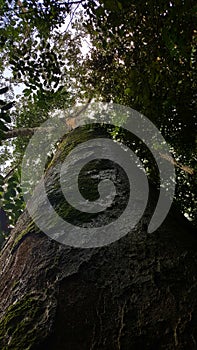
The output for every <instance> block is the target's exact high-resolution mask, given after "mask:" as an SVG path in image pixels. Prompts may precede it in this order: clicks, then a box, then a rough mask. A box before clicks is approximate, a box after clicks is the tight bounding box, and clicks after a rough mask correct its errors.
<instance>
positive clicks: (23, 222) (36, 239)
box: [0, 129, 197, 350]
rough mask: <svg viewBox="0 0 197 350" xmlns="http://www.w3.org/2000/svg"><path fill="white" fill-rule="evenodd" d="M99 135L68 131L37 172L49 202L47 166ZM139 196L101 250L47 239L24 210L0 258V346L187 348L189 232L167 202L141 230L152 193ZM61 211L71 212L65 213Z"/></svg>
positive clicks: (191, 302) (192, 258)
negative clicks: (116, 236)
mask: <svg viewBox="0 0 197 350" xmlns="http://www.w3.org/2000/svg"><path fill="white" fill-rule="evenodd" d="M99 133H100V131H99V130H96V131H95V130H94V131H92V130H87V129H84V130H82V131H80V133H79V132H78V131H77V130H75V131H74V132H71V133H70V135H68V136H67V139H65V140H64V141H63V142H62V145H61V147H60V148H59V150H58V152H57V154H56V157H55V159H54V160H53V162H52V164H51V166H50V168H49V169H48V170H47V172H46V177H45V180H46V181H45V183H46V188H47V191H48V194H49V196H50V200H51V201H52V202H53V206H54V208H59V209H61V203H62V198H61V196H60V193H59V187H58V186H56V185H57V184H56V181H57V178H56V176H55V175H54V174H55V170H54V169H55V168H56V167H57V165H58V164H60V163H61V162H62V161H63V160H62V159H63V155H64V154H65V153H66V150H67V149H68V148H69V149H70V147H71V145H73V146H75V145H76V144H77V143H79V141H80V140H83V141H84V140H85V139H87V138H88V137H90V138H92V137H95V135H96V136H97V137H99ZM100 136H102V135H100ZM84 152H85V151H84ZM99 166H100V163H98V168H99ZM108 167H109V168H110V171H111V172H112V174H113V178H114V181H115V183H116V182H117V183H119V184H120V186H122V187H121V191H120V193H119V196H118V197H117V199H116V204H122V203H124V201H125V198H126V196H127V192H126V191H127V190H126V187H125V183H124V176H123V174H122V173H121V172H117V169H116V168H115V165H114V167H113V165H112V166H111V164H110V163H105V167H104V169H103V168H102V172H101V174H102V175H101V174H100V173H99V176H100V178H101V176H103V172H106V173H107V172H108V171H109V169H108ZM90 173H91V170H90ZM92 173H93V170H92ZM83 176H84V177H83ZM86 177H87V174H85V175H82V178H81V183H82V184H83V181H84V183H86V180H87V179H86ZM85 186H87V192H88V193H89V195H90V196H91V194H92V196H93V197H94V195H95V193H91V188H90V187H88V186H90V185H87V184H86V185H85ZM149 197H150V198H149V199H150V200H149V204H148V206H147V209H146V212H145V214H144V216H143V218H142V219H141V220H140V222H139V224H138V225H137V227H136V228H135V229H133V230H130V232H129V233H128V234H127V235H126V236H125V237H123V238H121V239H120V240H118V241H115V242H114V243H112V244H110V245H108V246H104V247H101V248H92V249H82V248H73V247H69V246H65V245H62V244H60V243H57V242H56V241H54V240H52V239H50V238H49V237H48V236H46V235H45V234H44V233H42V232H40V231H39V229H38V228H37V227H36V225H35V224H34V223H33V222H32V219H31V218H30V217H29V215H28V213H27V212H24V214H23V215H22V216H21V217H20V219H19V221H18V223H17V226H16V228H15V229H14V230H13V231H12V233H11V236H10V239H9V241H8V242H7V244H6V245H5V246H4V248H3V250H2V252H1V257H0V272H1V279H0V316H1V320H0V348H1V349H3V350H7V349H13V350H19V349H20V350H25V349H35V350H45V349H47V350H54V349H57V350H58V349H59V350H78V349H80V350H90V349H92V350H93V349H94V350H119V349H121V350H136V349H150V350H153V349H155V350H158V349H165V350H172V349H190V350H191V349H196V344H197V300H196V295H197V284H196V268H197V253H196V247H197V236H196V234H195V232H194V230H193V228H192V226H191V225H190V223H189V222H188V221H187V220H186V219H185V218H184V217H183V216H182V215H181V214H179V213H178V212H177V210H176V209H175V208H174V207H172V209H171V211H170V213H169V215H168V217H167V218H166V220H165V222H164V223H163V224H162V226H161V227H160V228H159V229H158V230H157V231H155V232H154V233H151V234H150V233H147V226H148V222H149V220H150V217H151V215H152V212H153V210H154V206H155V203H156V200H157V193H156V191H155V189H154V188H153V187H151V191H150V196H149ZM39 205H40V204H39V203H38V207H39ZM41 210H42V208H40V211H41ZM116 214H117V212H116V206H114V209H112V210H111V211H108V212H107V213H103V212H102V213H100V214H98V217H99V220H100V222H101V221H102V222H105V220H106V218H107V217H110V216H111V218H113V215H116ZM69 215H70V216H69V218H70V220H72V219H73V217H74V219H75V220H76V221H77V220H78V219H81V217H79V218H78V217H77V215H76V213H72V211H71V212H69ZM67 216H68V211H66V214H65V218H66V217H67ZM98 217H94V218H93V219H91V220H92V222H93V223H94V221H95V222H96V220H98ZM100 229H101V230H102V226H101V227H100Z"/></svg>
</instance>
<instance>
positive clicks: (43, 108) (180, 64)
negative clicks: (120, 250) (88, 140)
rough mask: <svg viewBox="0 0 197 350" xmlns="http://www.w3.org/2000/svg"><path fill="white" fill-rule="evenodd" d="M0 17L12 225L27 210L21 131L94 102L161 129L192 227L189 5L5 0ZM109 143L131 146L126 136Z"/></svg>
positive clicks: (192, 6)
mask: <svg viewBox="0 0 197 350" xmlns="http://www.w3.org/2000/svg"><path fill="white" fill-rule="evenodd" d="M0 13H1V20H0V28H1V34H0V41H1V47H0V57H1V62H0V70H1V72H0V74H1V77H2V82H1V86H0V99H1V100H0V107H1V115H0V137H1V150H0V157H1V170H2V175H1V177H0V197H1V198H0V199H1V207H2V208H3V210H4V211H5V212H6V213H7V215H8V216H9V220H10V224H11V225H15V222H16V220H17V218H18V216H19V215H20V213H21V212H22V210H23V208H24V203H23V198H22V196H21V190H20V165H21V161H22V157H23V154H24V151H25V147H26V145H27V143H28V140H29V137H30V134H31V133H30V134H29V135H28V133H27V129H28V128H32V129H33V128H35V127H39V126H40V125H41V124H42V123H43V121H45V120H47V118H48V117H49V115H51V114H52V113H53V112H54V111H61V110H64V109H65V108H67V107H70V106H73V105H74V104H75V103H76V102H83V101H84V100H86V99H87V98H89V97H90V96H92V97H93V98H94V99H95V100H96V99H98V100H103V101H112V102H115V103H119V104H123V105H127V106H130V107H131V108H133V109H136V110H137V111H139V112H141V113H143V114H144V115H145V116H146V117H148V118H149V119H150V120H151V121H152V122H153V123H154V124H155V125H156V126H157V128H158V129H159V130H160V131H161V133H162V135H163V136H164V137H165V139H166V141H167V142H168V143H169V145H170V148H171V151H172V155H173V157H174V165H175V167H176V170H177V188H176V197H175V199H176V202H177V204H178V206H179V208H180V209H181V211H182V212H183V213H186V214H187V215H188V216H189V217H190V218H191V219H192V220H193V223H194V224H196V219H197V216H196V214H197V213H196V208H195V190H196V185H197V183H196V181H197V180H196V170H197V165H196V164H197V159H196V144H197V143H196V33H197V31H196V27H195V25H196V3H195V1H194V0H191V1H187V0H177V1H173V0H172V1H164V0H160V1H158V2H155V1H153V0H147V1H142V0H140V1H135V0H134V1H128V0H120V1H117V0H114V1H112V0H103V1H102V0H100V1H92V0H91V1H90V0H85V1H83V0H81V1H69V0H67V1H54V0H43V1H35V0H27V1H19V0H15V1H8V0H1V1H0ZM84 43H88V49H87V47H86V51H88V52H87V54H84V53H83V49H84V45H85V44H84ZM86 46H87V45H86ZM8 72H9V74H8ZM19 88H20V91H22V92H21V93H18V92H17V91H19ZM17 95H18V96H17ZM13 130H14V134H13V133H12V131H13ZM17 130H18V131H17ZM25 130H26V132H25ZM113 132H114V131H113ZM10 135H12V136H13V135H14V136H15V137H14V138H13V137H12V138H11V136H10ZM113 135H115V136H114V137H115V138H117V139H120V140H121V141H122V142H131V143H132V141H131V140H130V141H127V140H126V138H127V136H128V135H126V134H125V132H124V130H121V129H119V130H117V129H116V130H115V133H114V134H113ZM135 147H136V149H135V151H136V153H138V154H139V156H141V157H142V158H143V159H145V158H146V156H147V154H146V152H145V153H144V152H143V147H142V145H141V144H140V143H139V142H137V141H136V142H135ZM151 166H153V167H154V164H153V161H152V160H150V161H149V163H148V172H149V173H150V176H151V171H150V168H151ZM153 173H154V171H153V172H152V177H154V176H153Z"/></svg>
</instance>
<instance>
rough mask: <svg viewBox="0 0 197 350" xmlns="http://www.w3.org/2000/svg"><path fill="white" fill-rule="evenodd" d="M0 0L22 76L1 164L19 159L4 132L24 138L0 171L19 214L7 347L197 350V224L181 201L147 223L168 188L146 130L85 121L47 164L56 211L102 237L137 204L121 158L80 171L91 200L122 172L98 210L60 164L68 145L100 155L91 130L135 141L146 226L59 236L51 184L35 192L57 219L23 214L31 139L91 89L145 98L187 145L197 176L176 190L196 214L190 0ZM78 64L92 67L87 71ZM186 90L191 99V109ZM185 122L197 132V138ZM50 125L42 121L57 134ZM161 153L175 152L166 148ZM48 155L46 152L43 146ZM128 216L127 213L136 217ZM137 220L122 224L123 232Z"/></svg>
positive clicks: (10, 253)
mask: <svg viewBox="0 0 197 350" xmlns="http://www.w3.org/2000/svg"><path fill="white" fill-rule="evenodd" d="M79 4H80V5H83V8H84V12H83V15H84V16H83V20H81V19H80V18H79V13H78V14H77V15H76V12H75V10H76V7H75V6H76V5H77V6H78V5H79ZM0 5H1V6H2V9H3V11H5V15H4V16H3V24H2V27H3V35H2V38H3V39H2V40H3V45H2V48H1V50H2V51H1V58H2V61H4V64H5V65H6V64H7V65H8V67H9V68H10V69H11V70H12V72H13V76H12V77H11V79H10V80H11V82H10V83H9V84H8V81H7V80H6V81H7V84H6V86H7V85H10V86H9V88H10V89H8V86H7V87H5V86H4V85H5V84H4V85H3V86H2V87H1V89H4V90H3V92H2V90H0V92H1V94H2V95H3V98H2V102H1V106H2V109H3V114H1V118H0V119H1V121H2V123H0V128H1V140H2V147H4V148H3V151H2V154H1V159H2V161H3V163H4V164H5V161H6V160H7V159H8V152H7V153H6V147H8V146H9V143H6V142H8V141H6V140H7V139H8V138H10V137H13V136H16V137H17V139H16V141H14V142H13V143H12V144H11V145H14V147H15V149H14V162H13V163H12V166H11V169H9V171H8V173H7V174H4V176H2V177H0V186H1V187H0V195H1V200H2V203H3V205H4V207H3V210H4V209H5V212H6V214H7V213H8V214H9V215H10V216H11V215H12V214H13V219H12V221H11V222H12V223H13V226H15V227H14V229H13V230H12V232H11V234H10V235H9V237H8V239H7V240H6V242H4V244H3V247H2V250H1V254H0V271H1V280H0V296H1V299H0V304H1V308H0V310H1V311H0V347H1V348H2V349H3V350H7V349H14V350H17V349H34V350H39V349H42V350H43V349H49V350H50V349H54V348H55V349H61V350H64V349H73V350H76V349H104V350H105V349H123V350H124V349H125V350H127V349H188V348H189V349H195V347H196V342H197V334H196V310H197V308H196V306H197V305H196V297H195V296H196V283H195V281H196V237H197V236H196V232H195V230H194V227H193V226H192V225H191V224H190V223H189V222H188V221H187V220H186V218H184V217H183V216H182V215H181V214H180V213H179V211H178V210H177V206H176V205H175V204H173V206H172V209H171V211H170V213H169V215H168V217H167V218H166V220H165V222H164V223H163V224H162V226H161V227H160V228H158V229H157V230H156V231H155V232H153V233H149V232H148V230H147V228H148V224H149V222H150V218H151V217H152V214H153V212H154V209H155V206H156V203H157V199H158V190H157V188H156V186H155V184H153V183H152V182H153V181H154V182H156V183H158V168H157V166H156V164H155V162H154V159H153V157H149V154H148V152H147V150H146V149H145V150H143V147H142V142H141V140H137V138H135V137H134V136H133V135H132V136H131V135H128V133H127V132H126V131H125V130H124V129H123V128H120V127H118V128H117V127H116V126H113V125H107V126H106V125H105V126H103V125H96V126H95V125H94V126H93V125H92V126H91V125H89V126H86V127H83V128H82V127H80V128H77V129H76V130H74V131H71V132H70V133H69V134H67V135H65V136H63V137H61V138H60V139H59V140H58V142H57V143H56V145H55V148H54V149H53V151H54V152H53V153H54V154H53V153H52V154H49V158H48V160H47V162H46V164H45V175H44V186H45V188H46V191H47V199H48V200H49V201H50V203H51V205H52V207H53V208H54V210H55V211H56V212H57V214H58V215H59V216H60V217H61V218H62V219H64V220H65V221H66V222H67V221H68V222H70V223H72V224H75V225H77V226H78V227H79V228H81V227H92V226H93V227H96V228H98V230H100V233H101V234H102V235H105V225H106V224H107V223H108V222H112V223H114V224H115V225H116V219H117V217H119V216H120V214H121V213H122V212H123V211H124V209H125V207H126V205H127V202H128V197H129V188H128V179H127V176H126V175H125V172H124V169H122V168H121V167H118V166H117V164H116V162H111V161H110V160H107V161H106V160H105V161H104V162H103V159H102V158H101V159H100V158H99V160H96V161H95V162H93V163H90V164H87V167H86V166H85V167H84V168H83V169H82V171H81V173H80V176H79V188H80V192H81V194H82V195H83V196H84V198H85V199H86V200H87V201H90V202H94V201H96V200H97V199H99V192H98V185H99V183H100V181H101V180H103V179H105V178H108V177H109V178H110V179H113V183H114V185H115V187H116V188H117V189H118V190H117V195H116V196H115V198H114V200H113V202H112V203H111V205H110V206H109V207H107V209H106V210H102V211H101V212H99V213H96V214H95V213H89V212H88V213H84V211H80V210H78V209H75V208H74V207H72V206H70V205H69V203H68V202H67V201H66V200H65V198H64V196H63V193H62V188H61V180H60V171H59V170H60V168H61V166H62V164H63V162H64V159H65V156H67V155H68V153H69V152H70V151H71V150H72V149H74V148H75V147H76V146H77V145H78V144H81V147H82V148H81V152H82V153H81V155H82V157H77V156H76V157H75V156H73V160H74V162H75V164H78V163H80V160H81V158H83V159H86V156H87V157H88V155H89V153H91V152H92V153H93V152H94V149H92V148H91V147H92V146H91V147H89V148H88V149H86V148H85V142H84V141H87V140H89V139H95V138H103V137H105V138H111V139H113V140H114V139H115V140H119V141H121V142H122V143H123V144H126V145H128V146H135V151H136V154H137V156H139V158H140V159H142V161H143V164H144V165H145V168H146V170H147V171H148V173H149V188H150V195H149V202H148V206H147V208H146V211H145V213H144V215H143V216H142V217H141V219H140V221H139V223H138V224H137V226H136V227H135V228H134V229H131V228H129V229H128V233H127V235H126V236H124V237H122V238H121V239H119V240H115V241H114V242H113V243H111V244H110V245H107V246H102V247H100V248H86V249H84V248H82V247H81V246H80V245H79V246H78V247H75V248H74V247H72V246H71V245H68V244H67V245H63V244H60V243H58V242H56V240H54V238H55V239H57V237H59V231H58V232H57V231H56V230H54V225H55V224H56V222H55V220H53V218H52V217H51V215H49V214H50V213H48V211H47V209H46V207H45V205H44V204H45V203H44V202H43V196H42V194H43V193H42V192H41V189H42V184H43V183H42V182H40V183H38V187H36V191H37V192H35V193H37V197H36V200H35V202H34V207H35V208H36V214H37V215H38V217H41V218H42V217H44V220H45V221H44V222H45V223H46V226H45V227H44V228H46V230H45V229H43V230H42V231H41V229H39V227H38V226H36V217H35V218H34V219H33V218H32V217H31V216H30V215H29V214H28V211H27V209H25V210H24V212H23V214H22V215H21V216H20V210H21V209H23V208H22V206H21V200H20V198H21V193H20V191H21V189H20V185H19V184H20V176H21V172H20V168H21V161H22V158H23V155H24V150H25V148H26V145H27V143H28V141H29V137H30V136H31V135H32V134H33V133H34V132H35V131H37V130H38V129H37V128H38V127H40V126H41V124H42V123H43V122H44V121H46V120H47V119H48V117H49V115H50V114H53V113H55V112H57V111H62V110H63V109H64V108H67V107H68V106H69V107H72V106H73V105H74V102H75V101H78V100H83V98H84V97H89V96H90V95H93V96H94V98H95V99H96V98H98V99H105V100H107V101H111V100H113V101H114V102H118V103H121V104H127V105H130V106H131V107H133V108H136V109H137V110H138V111H140V112H143V113H144V114H145V115H146V116H147V117H149V119H151V120H152V121H153V122H154V123H155V124H156V125H157V127H158V128H159V129H160V130H161V131H162V132H163V134H164V136H165V137H166V139H167V141H168V142H169V144H170V146H171V149H172V152H174V153H175V151H176V153H175V159H174V161H173V160H172V162H173V163H174V165H176V166H177V168H178V166H179V169H181V171H184V170H186V169H187V170H188V169H191V174H190V175H191V178H190V180H188V179H189V175H187V176H188V178H186V177H184V178H183V180H181V181H182V182H181V185H179V187H178V192H177V199H178V197H181V196H182V194H183V192H186V190H187V192H188V193H189V196H190V197H189V199H187V198H186V199H185V200H184V201H183V205H182V211H183V212H185V211H186V207H187V206H188V208H189V210H188V212H189V211H190V212H192V215H193V217H194V209H193V207H192V206H194V204H193V203H194V201H193V197H194V191H193V184H192V182H193V181H195V180H193V179H194V176H193V175H192V174H193V170H194V172H195V167H196V164H195V162H194V161H193V158H192V157H193V154H194V152H195V138H194V135H195V127H196V125H195V120H194V103H195V97H196V95H195V90H194V85H193V84H194V81H195V74H196V73H195V70H194V64H195V31H194V29H193V28H194V4H193V2H191V1H190V3H188V2H187V1H184V2H179V1H177V2H167V3H166V2H163V1H161V2H159V4H156V3H155V2H153V1H151V0H150V1H147V2H145V3H144V2H142V1H140V2H139V1H138V2H136V1H133V2H130V1H129V2H128V1H123V0H122V1H113V2H112V1H108V0H105V1H99V2H95V1H73V2H70V1H66V2H62V1H61V2H60V1H59V2H55V1H52V0H51V1H50V0H49V1H43V2H42V3H40V2H35V1H31V0H30V1H23V2H22V3H21V2H12V3H10V2H9V1H2V2H1V3H0ZM177 13H179V14H180V17H178V16H177ZM13 14H14V15H13ZM66 15H70V16H71V19H74V18H76V23H75V26H74V28H75V30H76V32H75V34H76V35H74V34H73V33H68V32H67V30H66V31H65V32H64V33H63V34H62V32H61V30H62V27H61V25H62V24H64V21H65V17H66ZM180 18H181V19H180ZM13 20H14V23H13ZM81 24H82V26H81ZM58 26H60V27H58ZM57 27H58V28H59V29H58V28H57ZM172 29H173V30H172ZM60 32H61V33H60ZM88 33H89V35H90V39H91V44H92V46H93V48H92V51H91V55H90V53H89V56H88V57H87V58H86V59H85V60H84V59H83V58H82V56H81V54H80V35H83V36H84V35H86V34H88ZM171 33H173V34H174V36H173V34H171ZM179 34H180V35H182V36H183V38H184V40H182V37H181V38H180V37H179ZM65 51H66V52H65ZM2 67H3V68H4V65H3V64H2ZM3 68H2V69H3ZM2 74H3V73H2ZM80 74H81V75H83V76H82V77H81V79H80V80H79V79H78V78H79V76H80ZM5 79H6V78H5ZM70 81H71V83H70ZM13 83H16V84H18V83H23V84H25V85H26V88H25V90H24V92H23V97H22V98H20V100H19V101H18V103H17V104H15V105H13V104H12V103H13V98H12V97H13V96H11V95H10V96H8V91H11V90H12V84H13ZM183 99H185V100H187V106H186V107H187V108H186V107H185V106H184V111H183V110H182V101H183ZM71 110H72V109H71ZM158 111H161V113H160V114H159V113H158ZM5 112H6V113H5ZM186 114H187V117H186ZM5 115H6V116H5ZM69 122H70V124H71V123H72V122H73V119H70V121H69ZM185 130H191V134H190V137H189V139H188V136H187V133H186V132H185ZM41 131H42V129H41ZM50 133H51V131H50V132H47V130H45V135H46V136H47V137H49V136H50ZM19 135H20V136H23V137H20V136H19ZM24 136H25V137H24ZM127 136H128V137H127ZM187 141H188V143H187ZM41 144H42V143H41ZM110 151H111V153H112V155H113V156H114V157H113V159H114V158H115V156H116V154H113V152H114V151H113V149H112V150H110ZM177 155H178V156H177ZM161 156H163V158H165V157H166V154H163V155H161ZM170 159H171V158H170ZM37 160H38V162H39V161H40V159H39V156H38V159H37ZM167 161H168V160H167ZM147 162H148V163H147ZM147 164H148V165H147ZM88 166H89V167H88ZM186 167H187V168H186ZM35 172H36V167H35ZM187 173H188V174H189V172H187ZM35 175H36V174H35ZM73 177H74V175H73V173H71V174H70V176H68V182H69V183H68V189H70V198H72V192H74V191H72V190H73V188H72V186H73V185H72V178H73ZM35 178H36V176H35ZM188 181H189V185H188V184H187V183H188ZM186 185H187V186H188V187H189V190H188V187H187V186H186ZM191 197H192V200H191ZM17 199H18V200H19V202H17ZM138 202H140V198H138V200H137V201H136V203H134V205H135V207H136V208H135V209H136V210H134V213H137V211H138V206H137V203H138ZM141 202H143V201H141ZM17 203H18V204H17ZM6 205H7V207H6ZM23 205H24V203H23ZM179 208H180V201H179ZM45 209H46V210H45ZM18 216H19V218H18ZM46 216H47V220H46ZM130 216H131V215H130V213H129V214H128V219H129V217H130ZM17 218H18V221H17V224H16V219H17ZM50 220H51V221H50ZM128 222H129V220H127V219H126V220H125V221H124V224H123V225H122V226H121V227H120V232H121V231H122V230H123V229H124V228H125V227H127V226H128ZM50 225H51V226H50ZM47 229H49V230H51V231H50V232H52V237H50V238H49V237H48V236H47V235H46V234H45V232H46V231H47ZM72 234H73V231H72V230H68V231H67V232H66V235H68V236H70V237H71V238H72ZM88 238H89V237H86V240H88ZM82 246H83V245H82Z"/></svg>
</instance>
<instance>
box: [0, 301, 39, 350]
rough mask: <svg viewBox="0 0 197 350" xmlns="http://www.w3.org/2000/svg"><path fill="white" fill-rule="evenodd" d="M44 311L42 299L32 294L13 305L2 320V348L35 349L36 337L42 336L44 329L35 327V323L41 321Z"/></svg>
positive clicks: (0, 339)
mask: <svg viewBox="0 0 197 350" xmlns="http://www.w3.org/2000/svg"><path fill="white" fill-rule="evenodd" d="M42 312H43V310H42V302H41V300H39V299H38V297H35V296H31V295H26V296H25V297H24V298H22V299H21V300H20V301H18V302H16V303H15V304H13V305H11V306H10V307H9V308H8V309H7V311H6V314H5V315H4V316H3V318H2V319H1V321H0V348H1V349H2V350H7V349H13V350H29V349H33V346H35V344H36V339H37V338H40V337H42V334H41V333H42V329H41V328H40V327H38V329H37V328H36V327H35V324H36V323H37V322H38V323H39V318H40V316H41V315H42ZM32 324H33V325H34V327H33V328H32Z"/></svg>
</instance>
